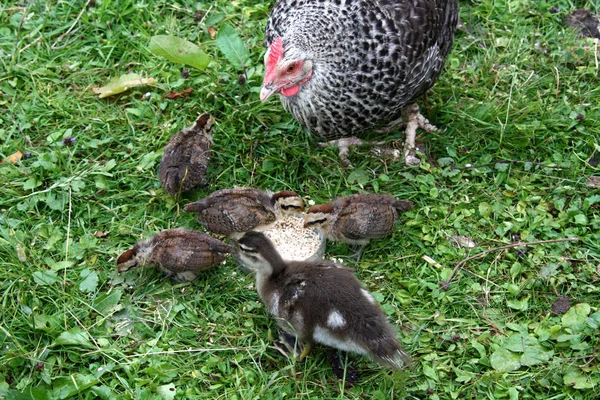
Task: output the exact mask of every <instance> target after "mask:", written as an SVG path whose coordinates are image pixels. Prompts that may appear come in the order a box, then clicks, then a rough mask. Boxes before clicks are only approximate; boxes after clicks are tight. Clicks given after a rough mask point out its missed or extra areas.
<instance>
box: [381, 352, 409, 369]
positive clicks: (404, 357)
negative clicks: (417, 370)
mask: <svg viewBox="0 0 600 400" xmlns="http://www.w3.org/2000/svg"><path fill="white" fill-rule="evenodd" d="M376 361H379V362H380V363H381V364H383V365H386V366H388V367H391V368H394V369H398V370H399V369H404V368H410V366H411V361H410V356H409V355H408V353H407V352H406V350H404V349H403V348H402V347H400V348H398V349H397V350H396V351H394V352H393V353H391V354H389V355H385V356H378V357H377V360H376Z"/></svg>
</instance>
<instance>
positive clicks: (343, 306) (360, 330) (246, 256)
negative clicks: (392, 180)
mask: <svg viewBox="0 0 600 400" xmlns="http://www.w3.org/2000/svg"><path fill="white" fill-rule="evenodd" d="M237 257H238V258H239V260H240V261H241V262H242V263H244V264H245V265H246V266H247V267H249V268H250V269H252V270H253V271H254V272H255V273H256V289H257V291H258V294H259V296H260V298H261V300H262V301H263V303H264V304H265V306H266V307H267V309H268V310H269V312H270V313H271V314H272V315H273V316H274V317H275V319H276V320H277V324H278V325H279V327H280V328H281V329H282V330H283V331H284V332H286V333H287V334H289V335H293V336H294V337H296V338H297V339H298V340H300V341H303V342H305V343H307V347H305V351H304V352H303V353H302V355H301V357H303V356H306V355H307V354H308V352H309V350H310V347H311V343H313V342H317V343H321V344H324V345H326V346H330V347H333V348H336V349H339V350H342V351H349V352H353V353H357V354H362V355H366V356H368V357H370V358H371V359H373V360H374V361H376V362H379V363H381V364H384V365H386V366H388V367H391V368H395V369H401V368H403V367H405V366H406V365H407V364H409V356H408V354H407V353H406V351H405V350H404V349H403V348H402V347H401V346H400V343H399V342H398V339H397V338H396V335H397V333H396V330H395V329H394V327H393V326H392V325H391V324H390V323H389V322H388V320H387V318H386V316H385V314H384V313H383V311H382V310H381V307H380V306H379V305H378V304H377V302H376V301H375V299H374V298H373V296H371V294H370V293H369V292H368V291H367V290H366V289H365V288H364V287H363V286H362V284H361V283H360V281H359V280H358V279H356V277H355V276H354V273H353V271H352V270H351V269H349V268H344V267H341V266H339V265H337V264H335V263H333V262H329V261H325V260H319V261H284V260H283V259H282V258H281V256H280V255H279V254H278V253H277V250H275V247H274V246H273V243H272V242H271V241H270V240H269V239H268V238H267V237H266V236H265V234H264V233H262V232H248V233H246V234H245V235H244V236H243V237H242V238H240V239H239V241H238V251H237Z"/></svg>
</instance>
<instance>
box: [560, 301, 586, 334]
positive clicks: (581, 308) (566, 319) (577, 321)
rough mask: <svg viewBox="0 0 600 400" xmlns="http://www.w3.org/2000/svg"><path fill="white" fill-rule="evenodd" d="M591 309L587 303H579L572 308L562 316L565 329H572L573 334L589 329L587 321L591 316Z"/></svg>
mask: <svg viewBox="0 0 600 400" xmlns="http://www.w3.org/2000/svg"><path fill="white" fill-rule="evenodd" d="M590 311H591V307H590V305H589V304H587V303H579V304H576V305H575V306H574V307H571V308H570V309H569V311H567V312H566V313H565V314H564V315H563V316H562V319H561V321H562V324H563V326H565V327H568V328H571V331H572V332H573V333H579V332H581V331H582V330H583V329H585V328H586V327H587V323H586V319H587V316H588V315H589V314H590Z"/></svg>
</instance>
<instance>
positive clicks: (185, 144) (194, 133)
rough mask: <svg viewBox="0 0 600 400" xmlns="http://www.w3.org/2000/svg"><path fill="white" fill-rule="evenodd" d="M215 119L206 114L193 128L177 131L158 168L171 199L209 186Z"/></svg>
mask: <svg viewBox="0 0 600 400" xmlns="http://www.w3.org/2000/svg"><path fill="white" fill-rule="evenodd" d="M214 122H215V119H214V118H213V117H212V116H211V115H210V114H203V115H201V116H200V117H198V119H197V120H196V122H194V124H193V125H192V126H191V127H189V128H183V129H182V130H181V131H179V132H177V133H176V134H175V135H173V137H171V139H170V140H169V143H168V144H167V146H166V147H165V150H164V151H163V157H162V160H161V162H160V166H159V168H158V178H159V180H160V184H161V186H162V187H163V189H164V190H165V191H166V192H167V193H169V194H170V195H171V196H178V195H179V194H180V193H181V192H185V191H188V190H191V189H194V188H196V187H199V186H206V184H207V183H208V179H207V177H206V168H207V167H208V162H209V161H210V146H211V144H212V136H211V134H210V132H211V130H212V127H213V124H214Z"/></svg>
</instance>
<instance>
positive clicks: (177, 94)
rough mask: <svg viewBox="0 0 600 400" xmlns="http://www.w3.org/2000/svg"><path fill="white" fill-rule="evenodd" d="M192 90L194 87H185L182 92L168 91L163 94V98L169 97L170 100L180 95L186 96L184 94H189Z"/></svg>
mask: <svg viewBox="0 0 600 400" xmlns="http://www.w3.org/2000/svg"><path fill="white" fill-rule="evenodd" d="M193 91H194V89H192V88H187V89H185V90H184V91H182V92H169V93H167V94H165V98H167V99H170V100H175V99H179V98H181V97H186V96H188V95H190V94H191V93H192V92H193Z"/></svg>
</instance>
